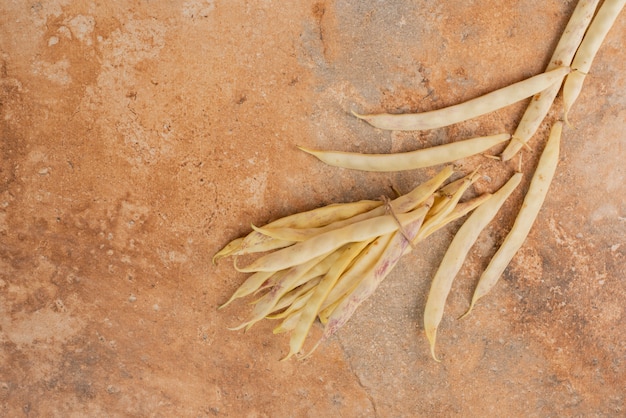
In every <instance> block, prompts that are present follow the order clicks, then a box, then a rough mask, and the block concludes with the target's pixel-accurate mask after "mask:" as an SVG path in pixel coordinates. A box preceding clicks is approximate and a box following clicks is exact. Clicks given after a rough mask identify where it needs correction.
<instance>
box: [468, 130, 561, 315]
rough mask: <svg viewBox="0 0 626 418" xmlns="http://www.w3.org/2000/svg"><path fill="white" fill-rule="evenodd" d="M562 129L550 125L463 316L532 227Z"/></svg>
mask: <svg viewBox="0 0 626 418" xmlns="http://www.w3.org/2000/svg"><path fill="white" fill-rule="evenodd" d="M562 130H563V122H560V121H559V122H556V123H555V124H554V125H552V129H551V130H550V137H549V138H548V142H547V143H546V146H545V148H544V150H543V152H542V153H541V157H540V158H539V164H538V165H537V169H536V170H535V173H534V174H533V178H532V180H531V181H530V186H529V188H528V192H526V196H525V197H524V202H523V203H522V208H521V209H520V211H519V213H518V215H517V218H516V219H515V222H514V223H513V227H512V228H511V231H509V233H508V235H507V236H506V238H505V239H504V241H503V242H502V245H501V246H500V248H499V249H498V251H496V253H495V255H494V256H493V258H492V259H491V261H490V262H489V265H488V266H487V268H486V269H485V271H484V272H483V274H482V275H481V276H480V279H479V280H478V285H477V286H476V290H475V291H474V295H473V297H472V302H471V304H470V307H469V309H468V310H467V312H466V313H465V314H464V315H463V316H466V315H468V314H469V313H470V312H471V310H472V308H473V307H474V305H475V304H476V302H477V301H478V300H479V299H480V298H481V297H483V296H484V295H486V294H487V293H489V291H490V290H491V289H492V288H493V286H495V284H496V283H497V282H498V279H499V278H500V276H501V275H502V273H503V272H504V270H505V269H506V267H507V266H508V265H509V262H510V261H511V260H512V259H513V257H514V256H515V254H516V253H517V251H518V250H519V249H520V247H521V246H522V244H523V243H524V241H525V240H526V237H527V236H528V233H529V232H530V229H531V228H532V226H533V224H534V222H535V219H536V218H537V215H538V214H539V210H540V209H541V206H542V205H543V201H544V200H545V198H546V194H547V193H548V189H549V187H550V183H551V182H552V177H553V176H554V172H555V171H556V167H557V163H558V161H559V147H560V141H561V132H562Z"/></svg>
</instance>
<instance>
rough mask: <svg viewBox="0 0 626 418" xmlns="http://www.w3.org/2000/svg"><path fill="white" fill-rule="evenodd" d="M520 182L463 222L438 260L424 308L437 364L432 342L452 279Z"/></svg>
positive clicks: (516, 180) (518, 175) (510, 183)
mask: <svg viewBox="0 0 626 418" xmlns="http://www.w3.org/2000/svg"><path fill="white" fill-rule="evenodd" d="M521 179H522V174H521V173H516V174H514V175H513V176H512V177H511V178H510V179H509V181H507V182H506V184H505V185H504V186H502V187H501V188H500V189H499V190H498V191H497V192H495V193H494V194H493V195H492V196H491V198H490V199H489V200H488V201H486V202H485V203H483V204H482V205H480V206H479V207H478V208H477V209H476V210H475V211H474V213H472V214H471V215H470V217H469V218H467V220H466V221H465V222H464V223H463V225H462V226H461V228H459V230H458V232H457V233H456V235H455V236H454V239H453V240H452V242H451V243H450V246H449V247H448V249H447V250H446V254H445V255H444V257H443V259H442V260H441V264H440V265H439V269H438V270H437V272H436V273H435V276H434V277H433V281H432V283H431V285H430V292H429V293H428V299H427V300H426V307H425V309H424V331H425V332H426V337H427V338H428V342H429V344H430V352H431V354H432V356H433V358H434V359H435V360H437V361H439V360H438V359H437V356H436V355H435V340H436V337H437V328H438V327H439V323H440V322H441V318H442V317H443V311H444V307H445V303H446V299H447V298H448V294H449V293H450V289H451V287H452V282H453V281H454V277H455V276H456V275H457V273H458V272H459V270H460V269H461V266H462V265H463V261H465V257H466V256H467V253H468V252H469V250H470V248H471V247H472V246H473V245H474V242H476V239H477V238H478V236H479V235H480V233H481V232H482V230H483V229H484V228H485V227H486V226H487V224H489V222H491V220H492V219H493V218H494V216H495V215H496V213H498V211H499V210H500V208H501V207H502V205H503V204H504V201H505V200H506V199H507V198H508V197H509V196H510V195H511V193H512V192H513V190H515V188H516V187H517V186H518V185H519V183H520V181H521Z"/></svg>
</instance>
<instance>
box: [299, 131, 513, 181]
mask: <svg viewBox="0 0 626 418" xmlns="http://www.w3.org/2000/svg"><path fill="white" fill-rule="evenodd" d="M510 138H511V135H509V134H498V135H491V136H481V137H477V138H471V139H465V140H462V141H457V142H452V143H450V144H445V145H438V146H435V147H430V148H423V149H419V150H416V151H411V152H404V153H399V154H359V153H353V152H341V151H316V150H311V149H307V148H304V147H299V148H300V149H301V150H302V151H304V152H308V153H309V154H311V155H314V156H315V157H317V158H319V159H320V160H321V161H323V162H325V163H326V164H328V165H332V166H335V167H343V168H350V169H353V170H363V171H380V172H383V171H384V172H388V171H404V170H415V169H418V168H424V167H432V166H435V165H439V164H446V163H450V162H453V161H456V160H460V159H462V158H466V157H469V156H472V155H476V154H480V153H482V152H485V151H486V150H488V149H489V148H491V147H493V146H494V145H497V144H499V143H501V142H504V141H506V140H508V139H510Z"/></svg>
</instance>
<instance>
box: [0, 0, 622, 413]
mask: <svg viewBox="0 0 626 418" xmlns="http://www.w3.org/2000/svg"><path fill="white" fill-rule="evenodd" d="M575 5H576V1H569V0H568V1H562V0H559V1H557V0H548V1H545V2H537V1H531V0H522V1H512V0H506V1H495V0H482V1H450V2H433V1H426V0H416V1H412V2H405V1H396V0H394V1H386V2H381V1H376V2H373V1H365V0H354V1H337V2H333V1H320V2H310V1H302V2H281V1H277V0H263V1H239V0H236V1H219V0H215V1H213V0H185V1H182V0H181V1H128V2H121V1H120V2H110V1H101V2H89V1H72V0H49V1H40V2H24V1H3V2H1V4H0V127H1V129H0V416H6V417H19V416H29V417H54V416H58V417H73V416H76V417H78V416H92V417H95V416H120V417H121V416H136V417H143V416H152V417H173V416H180V417H213V416H218V417H219V416H224V417H272V418H274V417H307V416H310V417H330V416H335V417H415V416H430V417H449V416H465V417H484V416H511V417H516V416H520V417H521V416H524V417H543V416H623V415H624V414H626V394H625V391H624V388H625V387H626V325H625V324H626V304H625V300H626V280H625V271H626V241H625V237H626V169H625V167H626V165H625V164H624V158H625V155H626V154H625V151H626V130H625V127H626V52H625V50H624V40H625V39H626V14H624V13H622V15H621V16H620V17H619V18H618V20H617V22H616V23H615V25H614V27H613V28H612V30H611V31H610V33H609V35H608V37H607V38H606V40H605V42H604V44H603V45H602V48H601V50H600V51H599V53H598V55H597V56H596V59H595V61H594V64H593V66H592V70H591V72H590V74H589V76H588V77H587V79H586V82H585V85H584V89H583V91H582V94H581V96H580V97H579V99H578V101H577V102H576V105H575V107H574V109H572V112H571V113H570V117H569V119H570V122H571V124H572V126H569V127H566V128H565V129H564V132H563V139H562V151H561V157H560V164H559V167H558V170H557V173H556V176H555V179H554V182H553V184H552V186H551V189H550V192H549V194H548V197H547V199H546V202H545V205H544V207H543V208H542V210H541V212H540V214H539V218H538V219H537V222H536V223H535V225H534V227H533V230H532V231H531V234H530V236H529V237H528V239H527V241H526V242H525V244H524V246H523V247H522V249H521V250H520V252H519V253H518V254H517V256H516V257H515V258H514V259H513V261H512V263H511V264H510V266H509V268H508V269H507V271H506V272H505V273H504V275H503V277H502V278H501V279H500V281H499V283H498V284H497V286H496V287H495V288H494V289H493V291H492V292H491V293H490V294H489V295H488V296H486V297H485V298H483V299H482V300H481V301H480V302H479V304H478V305H477V306H476V308H475V309H474V311H473V313H472V314H471V315H470V316H469V317H467V318H464V319H463V320H460V321H459V320H457V319H456V318H458V317H459V316H460V315H461V314H462V313H463V312H464V311H465V310H466V309H467V307H468V304H469V301H470V299H471V294H472V291H473V289H474V286H475V284H476V282H477V279H478V277H479V275H480V273H481V271H482V269H483V268H484V267H485V266H486V264H487V262H488V260H489V258H490V256H491V255H492V254H493V253H494V252H495V249H496V248H497V246H498V245H499V243H500V242H501V241H502V239H503V238H504V236H505V235H506V233H507V231H508V229H509V228H510V226H511V224H512V222H513V219H514V217H515V214H516V211H517V210H518V208H519V207H520V205H521V199H522V198H523V193H524V191H525V190H526V188H527V187H528V181H529V180H530V176H531V173H532V172H533V170H534V167H535V164H536V161H537V158H538V155H539V153H540V150H541V147H542V146H543V143H544V142H545V140H546V138H547V132H548V129H549V124H550V122H551V121H554V120H556V119H558V118H560V117H561V110H560V109H561V107H560V99H557V102H556V103H555V106H554V107H553V109H552V111H551V112H550V114H549V115H548V118H547V119H546V121H545V122H544V124H543V125H542V127H541V128H540V130H539V132H538V133H537V134H536V136H535V137H534V138H533V140H532V142H531V144H530V149H525V150H524V151H523V153H522V154H523V157H522V160H521V167H522V171H523V172H524V173H526V176H525V179H524V180H523V183H522V185H521V187H520V189H519V190H517V191H516V192H515V193H514V195H513V196H512V198H511V199H510V200H509V201H508V202H507V204H506V205H505V206H504V208H503V210H502V211H501V212H500V214H499V215H498V216H497V217H496V219H495V220H494V222H493V223H492V224H491V225H490V226H489V227H488V228H487V230H486V231H484V233H483V234H482V235H481V237H480V239H479V241H478V243H477V245H476V246H475V247H474V248H473V249H472V251H471V253H470V255H469V258H468V260H467V261H466V263H465V266H464V268H463V270H462V271H461V272H460V274H459V276H458V277H457V279H456V281H455V283H454V285H453V288H452V292H451V294H450V297H449V298H448V301H447V305H446V311H445V316H444V319H443V322H442V324H441V327H440V330H439V334H438V341H437V352H438V354H439V355H440V357H441V359H442V362H441V363H437V362H435V361H433V359H432V358H431V357H430V353H429V349H428V343H427V341H426V338H425V336H424V333H423V327H422V319H423V307H424V304H425V301H426V296H427V292H428V288H429V283H430V278H431V277H432V276H433V274H434V272H435V270H436V269H437V266H438V263H439V260H440V259H441V257H442V256H443V254H444V252H445V249H446V247H447V245H448V244H449V242H450V240H451V239H452V237H453V235H454V233H455V231H456V229H458V227H459V225H460V222H457V223H455V224H452V225H450V226H448V227H447V228H446V229H444V230H442V231H439V232H438V233H437V234H436V235H433V236H432V237H430V238H429V239H428V240H427V241H425V242H424V243H422V244H421V245H420V246H419V247H417V249H416V250H414V251H413V252H412V253H411V254H409V255H407V256H405V257H404V259H403V260H402V261H401V262H400V264H399V265H398V267H397V268H396V269H395V270H394V272H393V273H392V274H391V275H390V276H389V277H388V278H387V279H386V280H385V281H384V282H383V284H382V285H381V286H380V287H379V289H378V290H377V292H376V293H375V294H374V295H373V296H372V297H371V298H370V299H368V300H367V301H366V302H365V303H364V304H363V305H362V306H361V307H360V308H359V309H358V310H357V312H356V314H355V315H354V316H353V318H352V319H351V320H350V322H349V323H348V324H347V325H346V326H345V327H344V328H342V329H341V330H340V331H339V332H338V333H337V334H336V335H335V336H334V337H333V338H332V339H331V340H329V341H328V342H326V343H325V344H323V345H322V346H321V347H319V348H318V350H317V351H316V352H315V354H314V355H313V356H312V357H310V358H308V359H306V360H304V361H298V360H296V359H291V360H289V361H285V362H279V359H280V358H281V357H283V356H284V355H285V354H286V353H287V351H288V337H287V336H285V335H276V336H275V335H273V334H272V328H273V327H274V325H275V324H274V323H272V322H271V321H263V322H261V323H259V324H257V325H255V326H254V327H253V328H252V329H251V330H250V331H248V332H247V333H244V332H242V331H229V330H228V329H227V328H228V327H232V326H235V325H237V324H239V323H240V322H241V321H243V320H245V318H246V316H247V315H248V313H249V311H250V306H249V305H248V304H247V303H246V302H245V301H241V302H236V303H234V304H232V305H231V306H229V307H228V308H226V309H224V310H220V311H217V307H218V306H219V305H220V304H221V303H223V302H225V301H226V300H227V299H228V297H229V296H230V295H231V294H232V293H233V291H234V290H235V289H236V288H237V287H238V286H239V284H240V283H241V282H242V281H243V280H244V279H245V277H246V275H244V274H241V273H238V272H236V271H235V269H234V268H233V266H232V263H231V262H230V261H229V260H222V262H220V263H219V264H218V265H217V266H214V265H213V264H212V263H211V257H212V255H213V254H214V253H215V252H216V251H217V250H219V249H220V248H221V247H222V246H224V245H225V244H226V243H228V242H229V241H230V240H232V239H234V238H236V237H238V236H241V235H243V234H245V233H247V232H248V231H249V230H250V224H251V223H253V224H256V225H262V224H264V223H266V222H268V221H271V220H273V219H276V218H278V217H281V216H285V215H288V214H292V213H295V212H299V211H303V210H308V209H312V208H315V207H319V206H322V205H325V204H329V203H333V202H347V201H353V200H358V199H365V198H367V199H375V198H378V197H379V196H381V195H388V196H392V191H391V186H393V187H395V188H397V189H398V190H401V191H404V192H406V191H408V190H410V189H411V188H412V187H413V186H415V185H416V184H418V183H419V182H422V181H424V180H425V179H427V178H429V177H430V176H432V175H433V174H434V173H436V172H437V170H438V168H437V167H433V168H429V169H423V170H416V171H409V172H401V173H363V172H355V171H348V170H342V169H338V168H334V167H328V166H325V165H324V164H322V163H321V162H319V161H317V160H316V159H315V158H313V157H311V156H310V155H307V154H305V153H303V152H301V151H299V150H298V149H297V147H296V145H302V146H306V147H311V148H318V149H336V150H345V151H361V152H378V153H387V152H401V151H408V150H413V149H417V148H422V147H428V146H431V145H436V144H442V143H447V142H451V141H455V140H458V139H463V138H467V137H471V136H478V135H489V134H493V133H499V132H509V133H511V132H513V130H514V129H515V127H516V126H517V123H518V122H519V120H520V118H521V116H522V114H523V112H524V109H525V106H526V102H520V103H517V104H515V105H512V106H510V107H507V108H505V109H502V110H500V111H498V112H495V113H493V114H489V115H485V116H483V117H480V118H478V119H474V120H470V121H467V122H464V123H461V124H458V125H454V126H451V127H448V128H442V129H438V130H434V131H427V132H403V133H402V132H385V131H381V130H378V129H374V128H372V127H371V126H369V125H367V124H366V123H364V122H362V121H359V120H358V119H356V118H355V117H353V116H352V115H351V114H350V112H351V111H352V110H354V111H358V112H369V113H371V112H381V111H390V112H408V111H426V110H431V109H436V108H440V107H443V106H446V105H451V104H455V103H459V102H462V101H464V100H467V99H471V98H474V97H476V96H478V95H481V94H484V93H487V92H489V91H492V90H494V89H497V88H500V87H504V86H506V85H508V84H511V83H513V82H516V81H519V80H522V79H524V78H527V77H529V76H532V75H534V74H537V73H540V72H541V71H543V69H544V68H545V66H546V65H547V63H548V60H549V58H550V55H551V54H552V50H553V48H554V47H555V45H556V43H557V41H558V39H559V37H560V35H561V33H562V31H563V28H564V27H565V24H566V23H567V20H568V19H569V16H570V14H571V12H572V10H573V9H574V7H575ZM503 148H504V145H502V146H501V147H498V148H497V149H494V150H492V153H493V154H497V153H499V152H501V151H502V149H503ZM519 164H520V160H519V158H518V157H516V158H514V159H512V160H511V161H508V162H506V163H503V162H501V161H497V160H493V159H488V158H485V157H483V156H476V157H472V158H469V159H466V160H463V161H459V162H458V163H457V166H458V168H459V170H460V172H461V173H467V172H470V171H472V170H473V169H474V168H476V167H477V166H478V165H481V173H483V176H482V178H481V179H480V180H479V181H478V182H477V183H476V184H475V185H474V186H473V188H472V189H471V193H470V194H478V193H483V192H487V191H494V190H496V189H497V188H498V187H499V186H500V185H502V184H503V183H504V182H505V181H506V180H507V179H508V178H509V176H510V175H511V174H512V173H513V172H515V171H516V170H517V169H518V165H519ZM321 330H322V327H321V326H320V325H319V324H316V325H314V327H313V330H312V333H311V337H310V341H309V344H310V343H311V342H312V341H313V340H314V339H315V338H317V337H319V336H320V335H321Z"/></svg>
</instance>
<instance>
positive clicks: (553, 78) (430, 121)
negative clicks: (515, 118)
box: [353, 67, 570, 131]
mask: <svg viewBox="0 0 626 418" xmlns="http://www.w3.org/2000/svg"><path fill="white" fill-rule="evenodd" d="M569 72H570V69H569V67H559V68H556V69H554V70H552V71H548V72H545V73H541V74H538V75H536V76H533V77H530V78H528V79H526V80H522V81H519V82H517V83H513V84H511V85H509V86H507V87H503V88H501V89H498V90H495V91H492V92H491V93H487V94H485V95H483V96H480V97H477V98H475V99H471V100H468V101H466V102H463V103H460V104H457V105H453V106H449V107H445V108H442V109H437V110H431V111H429V112H423V113H406V114H390V113H381V114H378V115H360V114H357V113H354V112H353V113H354V115H355V116H356V117H357V118H359V119H363V120H365V121H366V122H367V123H369V124H370V125H372V126H375V127H376V128H380V129H388V130H396V131H419V130H426V129H436V128H441V127H444V126H448V125H453V124H455V123H459V122H463V121H465V120H468V119H473V118H476V117H478V116H481V115H484V114H486V113H490V112H493V111H496V110H498V109H501V108H503V107H506V106H509V105H512V104H513V103H516V102H519V101H520V100H523V99H525V98H527V97H531V96H534V95H535V94H537V93H539V92H540V91H543V90H545V89H547V88H548V87H550V86H551V85H552V84H555V83H560V82H561V80H563V77H565V76H566V75H567V74H568V73H569Z"/></svg>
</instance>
